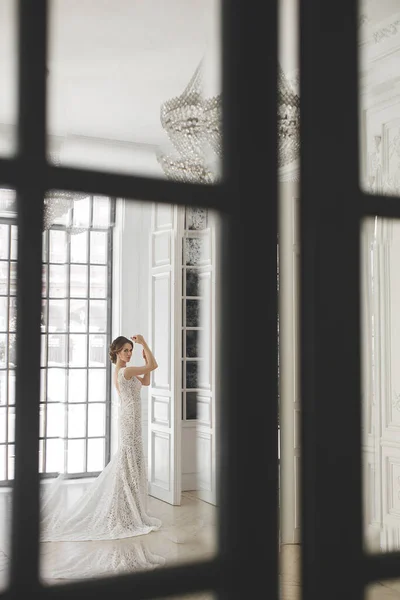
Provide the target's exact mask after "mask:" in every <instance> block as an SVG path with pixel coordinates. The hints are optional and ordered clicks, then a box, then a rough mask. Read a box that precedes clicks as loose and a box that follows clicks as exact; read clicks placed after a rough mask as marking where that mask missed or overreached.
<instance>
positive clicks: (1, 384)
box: [0, 371, 7, 405]
mask: <svg viewBox="0 0 400 600" xmlns="http://www.w3.org/2000/svg"><path fill="white" fill-rule="evenodd" d="M4 404H7V371H0V405H4Z"/></svg>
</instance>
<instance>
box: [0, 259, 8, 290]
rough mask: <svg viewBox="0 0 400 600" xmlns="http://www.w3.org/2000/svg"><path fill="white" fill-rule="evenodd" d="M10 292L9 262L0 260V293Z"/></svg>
mask: <svg viewBox="0 0 400 600" xmlns="http://www.w3.org/2000/svg"><path fill="white" fill-rule="evenodd" d="M7 293H8V262H4V261H2V262H0V294H7Z"/></svg>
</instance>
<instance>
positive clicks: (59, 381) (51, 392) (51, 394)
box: [47, 369, 65, 403]
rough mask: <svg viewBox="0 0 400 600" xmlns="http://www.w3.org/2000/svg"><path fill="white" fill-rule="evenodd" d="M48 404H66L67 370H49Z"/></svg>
mask: <svg viewBox="0 0 400 600" xmlns="http://www.w3.org/2000/svg"><path fill="white" fill-rule="evenodd" d="M47 402H62V403H63V402H65V370H64V369H48V372H47Z"/></svg>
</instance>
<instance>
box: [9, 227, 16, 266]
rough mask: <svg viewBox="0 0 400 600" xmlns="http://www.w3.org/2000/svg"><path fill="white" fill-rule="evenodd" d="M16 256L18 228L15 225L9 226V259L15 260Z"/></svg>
mask: <svg viewBox="0 0 400 600" xmlns="http://www.w3.org/2000/svg"><path fill="white" fill-rule="evenodd" d="M17 257H18V228H17V226H16V225H12V226H11V254H10V258H11V260H17Z"/></svg>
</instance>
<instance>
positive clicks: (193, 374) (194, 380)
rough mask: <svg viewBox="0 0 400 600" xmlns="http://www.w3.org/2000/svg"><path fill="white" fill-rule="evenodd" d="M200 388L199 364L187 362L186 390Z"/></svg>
mask: <svg viewBox="0 0 400 600" xmlns="http://www.w3.org/2000/svg"><path fill="white" fill-rule="evenodd" d="M197 387H198V363H197V362H186V388H187V389H193V388H197Z"/></svg>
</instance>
